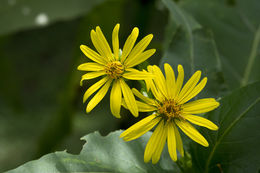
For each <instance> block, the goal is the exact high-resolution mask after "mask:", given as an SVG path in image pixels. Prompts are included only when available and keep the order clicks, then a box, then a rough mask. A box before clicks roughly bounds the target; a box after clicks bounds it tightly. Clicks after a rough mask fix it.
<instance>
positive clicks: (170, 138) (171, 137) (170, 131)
mask: <svg viewBox="0 0 260 173" xmlns="http://www.w3.org/2000/svg"><path fill="white" fill-rule="evenodd" d="M167 144H168V151H169V154H170V157H171V159H172V160H173V161H176V160H177V152H176V137H175V132H174V127H173V122H170V121H169V122H167Z"/></svg>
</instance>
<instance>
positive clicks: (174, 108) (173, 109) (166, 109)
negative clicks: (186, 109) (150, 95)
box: [158, 99, 182, 119]
mask: <svg viewBox="0 0 260 173" xmlns="http://www.w3.org/2000/svg"><path fill="white" fill-rule="evenodd" d="M181 110H182V109H181V106H180V105H177V103H176V102H175V101H174V100H172V99H170V100H165V101H163V102H162V104H161V105H159V107H158V113H159V114H161V115H165V116H166V118H168V119H171V118H180V117H181V115H180V114H181Z"/></svg>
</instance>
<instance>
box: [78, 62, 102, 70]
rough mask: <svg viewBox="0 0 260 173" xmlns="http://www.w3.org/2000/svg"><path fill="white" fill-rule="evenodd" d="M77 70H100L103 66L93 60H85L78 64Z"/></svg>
mask: <svg viewBox="0 0 260 173" xmlns="http://www.w3.org/2000/svg"><path fill="white" fill-rule="evenodd" d="M78 70H81V71H101V70H104V66H103V65H101V64H98V63H95V62H87V63H84V64H80V65H79V66H78Z"/></svg>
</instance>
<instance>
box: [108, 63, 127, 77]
mask: <svg viewBox="0 0 260 173" xmlns="http://www.w3.org/2000/svg"><path fill="white" fill-rule="evenodd" d="M105 72H106V74H107V75H108V76H109V77H111V78H112V79H118V78H119V77H121V74H122V73H123V72H124V66H123V64H122V63H121V62H119V61H114V62H110V63H108V64H107V65H106V67H105Z"/></svg>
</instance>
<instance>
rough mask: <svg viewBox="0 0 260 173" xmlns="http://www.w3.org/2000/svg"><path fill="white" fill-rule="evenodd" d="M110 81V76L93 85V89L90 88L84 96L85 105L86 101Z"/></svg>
mask: <svg viewBox="0 0 260 173" xmlns="http://www.w3.org/2000/svg"><path fill="white" fill-rule="evenodd" d="M108 79H109V77H108V76H106V77H104V78H102V79H101V80H100V81H98V82H96V83H95V84H94V85H92V86H91V87H89V88H88V89H87V91H86V92H85V94H84V96H83V103H85V101H86V100H87V99H88V98H89V97H90V96H91V95H92V94H93V93H94V92H96V91H97V90H98V89H99V88H100V87H101V86H103V85H104V83H106V81H107V80H108Z"/></svg>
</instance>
